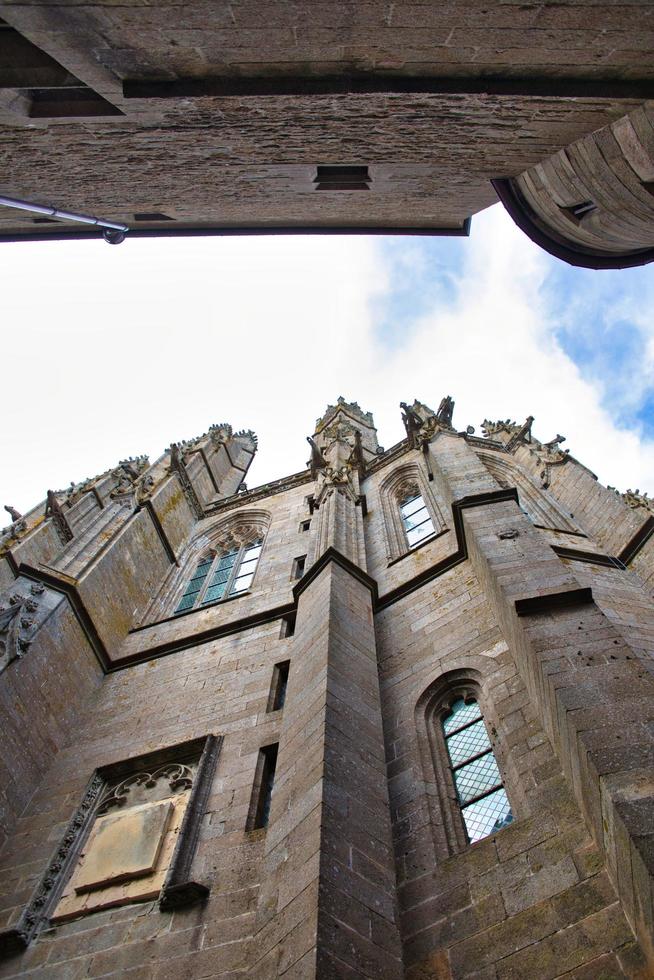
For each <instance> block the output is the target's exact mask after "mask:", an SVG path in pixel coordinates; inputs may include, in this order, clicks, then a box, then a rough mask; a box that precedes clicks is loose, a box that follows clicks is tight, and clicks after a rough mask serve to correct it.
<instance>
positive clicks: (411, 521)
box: [400, 494, 434, 548]
mask: <svg viewBox="0 0 654 980" xmlns="http://www.w3.org/2000/svg"><path fill="white" fill-rule="evenodd" d="M400 514H401V515H402V523H403V524H404V530H405V531H406V536H407V540H408V542H409V547H410V548H413V547H414V545H416V544H418V542H419V541H422V540H423V538H427V537H429V536H430V535H431V534H433V533H434V525H433V524H432V520H431V517H430V516H429V511H428V510H427V507H426V506H425V502H424V500H423V499H422V496H421V495H420V494H416V495H415V497H409V498H408V500H404V501H403V502H402V504H401V505H400Z"/></svg>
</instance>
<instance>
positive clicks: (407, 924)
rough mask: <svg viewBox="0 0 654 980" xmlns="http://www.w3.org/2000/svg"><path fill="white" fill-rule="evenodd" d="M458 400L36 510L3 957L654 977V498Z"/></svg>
mask: <svg viewBox="0 0 654 980" xmlns="http://www.w3.org/2000/svg"><path fill="white" fill-rule="evenodd" d="M453 408H454V406H453V402H452V400H451V398H449V397H446V398H443V400H442V401H441V403H440V405H439V408H438V410H437V411H436V412H434V411H432V410H431V409H429V408H428V407H427V406H426V405H425V404H422V403H420V402H417V401H416V402H414V403H413V405H411V406H409V405H403V416H404V421H405V426H406V438H405V439H403V440H402V441H401V442H400V443H398V444H397V445H395V446H392V447H391V448H390V449H388V450H384V449H382V448H381V447H380V446H379V444H378V442H377V435H376V430H375V427H374V422H373V419H372V416H371V415H370V414H369V413H367V412H365V411H363V410H362V409H361V408H360V407H359V406H358V405H357V404H356V403H348V402H346V401H345V400H344V399H342V398H339V399H338V401H337V403H336V404H335V405H332V406H329V407H328V409H327V411H326V413H325V414H324V415H323V417H322V418H321V419H319V420H318V422H317V424H316V427H315V431H314V434H313V436H312V437H311V438H310V439H309V442H310V461H309V463H308V465H307V468H306V469H304V470H302V471H301V472H299V473H295V474H292V475H291V476H288V477H286V478H284V479H281V480H277V481H275V482H273V483H270V484H268V485H266V486H264V487H259V488H256V489H251V490H247V489H246V488H245V485H244V484H243V479H244V477H245V474H246V473H247V470H248V467H249V465H250V463H251V461H252V458H253V455H254V453H255V451H256V448H257V447H256V438H255V436H254V434H253V433H252V432H233V431H232V429H231V427H230V426H229V425H226V424H223V425H215V426H212V427H211V428H210V430H209V432H208V433H206V434H205V435H203V436H201V437H199V438H197V439H194V440H192V441H190V442H186V443H182V444H179V445H173V446H171V448H170V451H169V452H167V453H166V454H165V455H164V456H163V457H162V458H161V459H159V460H158V461H157V462H155V463H154V464H152V465H150V464H149V462H148V460H147V459H146V458H139V459H130V460H125V461H123V462H121V463H120V464H119V465H118V466H117V467H116V468H115V469H112V470H110V471H108V472H106V473H104V474H102V475H101V476H99V477H97V478H95V479H90V480H87V481H86V482H84V483H81V484H77V485H72V486H71V487H70V489H69V490H67V491H65V492H49V493H48V496H47V500H46V501H45V502H44V503H43V504H42V505H40V506H39V507H37V508H35V509H34V510H33V511H32V512H30V513H29V514H27V515H25V516H21V515H20V514H17V513H15V512H14V513H13V514H12V517H13V521H12V523H11V525H10V526H9V528H7V529H6V530H5V532H4V533H3V536H2V546H1V564H0V574H1V575H2V593H1V595H0V658H1V659H0V671H1V673H0V698H1V699H2V710H3V727H2V739H1V740H0V752H1V758H2V781H1V785H2V804H3V807H2V809H3V826H4V846H3V848H2V851H1V852H0V864H1V869H2V870H1V871H0V894H1V899H2V902H1V906H2V912H1V918H0V942H1V949H2V959H1V960H0V976H1V977H13V976H19V977H35V978H37V977H38V978H40V977H43V978H62V980H63V978H78V977H102V976H109V975H111V976H121V977H123V976H125V977H133V978H139V980H140V978H146V977H147V978H155V977H157V978H168V977H175V978H177V977H181V978H202V977H222V978H236V977H255V978H276V977H284V978H286V980H295V978H314V977H320V978H330V977H344V978H354V977H370V978H381V977H383V978H389V980H390V978H402V977H406V978H410V980H427V978H434V980H446V978H462V977H470V978H473V977H474V978H476V980H491V978H493V980H509V978H515V980H518V978H519V980H524V978H530V980H531V978H534V980H547V978H555V977H566V978H570V980H572V978H575V980H582V978H586V980H590V978H592V980H598V978H600V977H602V978H605V980H608V978H611V980H613V978H620V977H629V978H636V977H640V978H646V977H650V976H652V973H653V971H654V944H653V941H652V937H653V914H654V913H653V908H654V906H653V890H652V881H653V878H652V876H653V874H654V751H653V750H654V671H653V670H652V663H653V661H652V653H653V652H654V650H653V644H654V606H653V603H652V577H653V574H654V568H653V563H652V554H653V549H654V534H653V531H654V509H653V508H652V504H651V501H650V500H649V499H648V498H647V497H646V496H643V495H640V494H639V493H638V492H635V493H631V492H628V493H627V494H626V495H623V494H619V493H618V492H616V491H615V490H613V489H611V488H605V487H603V486H601V485H600V484H599V483H598V482H597V480H596V478H595V477H594V476H593V474H592V473H591V472H590V471H589V470H588V469H587V468H586V467H584V466H583V464H582V463H580V462H579V461H577V460H576V459H575V458H574V457H573V456H571V455H570V454H569V453H568V452H567V451H565V450H563V449H562V448H561V443H562V442H563V439H562V437H561V436H557V437H556V438H554V439H553V440H551V441H550V442H546V443H543V442H540V441H539V440H538V439H537V438H536V437H535V435H533V434H532V422H533V420H532V419H531V418H529V419H527V421H526V422H525V424H524V425H518V424H515V423H513V422H510V421H508V420H507V421H506V422H502V421H500V422H494V423H491V422H488V421H487V422H485V423H484V429H483V435H481V436H479V435H475V434H474V432H473V431H472V430H471V429H470V428H468V430H466V431H457V429H456V428H455V427H454V425H453Z"/></svg>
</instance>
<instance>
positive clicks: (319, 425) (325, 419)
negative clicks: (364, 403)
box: [316, 395, 374, 432]
mask: <svg viewBox="0 0 654 980" xmlns="http://www.w3.org/2000/svg"><path fill="white" fill-rule="evenodd" d="M339 408H342V409H344V410H345V411H346V412H349V413H350V414H351V415H354V416H355V418H360V419H361V420H362V422H365V423H366V424H367V425H369V426H373V425H374V421H373V417H372V414H371V413H370V412H364V411H363V409H362V408H361V406H360V405H359V403H358V402H347V401H345V399H344V398H343V396H342V395H339V396H338V398H337V400H336V404H335V405H328V406H327V409H326V411H325V414H324V415H323V416H322V418H319V419H316V432H322V430H323V428H324V427H325V426H326V425H327V424H328V423H329V422H330V421H331V419H332V416H334V415H335V414H336V413H337V412H338V410H339Z"/></svg>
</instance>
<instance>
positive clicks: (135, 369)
mask: <svg viewBox="0 0 654 980" xmlns="http://www.w3.org/2000/svg"><path fill="white" fill-rule="evenodd" d="M2 258H3V263H2V266H1V267H0V290H1V295H2V297H3V324H4V332H5V338H4V339H5V347H4V350H5V359H4V360H5V364H10V365H11V367H10V369H9V370H7V371H5V374H4V378H3V385H4V391H3V394H4V400H5V412H4V417H5V425H4V427H3V429H2V434H1V437H0V438H1V443H0V449H1V451H2V459H3V461H4V464H5V465H3V467H2V473H1V475H0V505H1V504H4V503H8V504H12V505H13V506H15V507H17V508H18V509H19V510H22V511H25V510H27V509H28V508H29V507H30V506H32V505H34V504H36V503H37V502H38V501H40V500H42V499H43V498H44V496H45V491H46V490H47V489H49V488H52V489H59V488H61V487H64V486H67V485H68V484H69V483H70V482H71V480H75V481H79V480H82V479H84V478H86V477H88V476H91V475H94V474H95V473H98V472H101V471H103V470H105V469H107V468H109V467H110V466H113V465H115V464H116V463H117V461H118V460H119V459H121V458H124V457H125V456H127V455H137V454H141V453H148V454H149V455H150V457H151V458H152V459H154V458H156V457H157V456H158V455H159V454H160V453H161V452H162V451H163V450H164V449H165V448H166V447H167V446H168V445H169V444H170V442H171V441H173V440H175V441H177V440H179V439H183V438H190V437H191V436H194V435H197V434H198V433H201V432H203V431H206V429H207V428H208V426H209V425H210V424H212V423H215V422H222V421H228V422H230V423H231V424H232V425H233V426H234V427H235V428H252V429H254V430H255V431H256V432H257V434H258V436H259V446H260V448H259V453H258V454H257V459H256V461H255V464H254V465H253V468H252V471H251V474H250V477H249V479H248V482H249V485H250V486H253V485H258V484H261V483H264V482H267V481H268V480H271V479H275V478H277V477H281V476H284V475H286V474H288V473H291V472H294V471H297V470H299V469H301V468H303V467H304V465H305V463H306V460H307V450H306V441H305V436H306V435H308V434H310V433H311V432H312V431H313V425H314V422H315V419H316V417H317V416H319V415H321V414H322V413H323V411H324V409H325V407H326V405H327V403H329V402H334V400H335V399H336V398H337V397H338V396H339V395H343V396H344V397H345V398H347V399H350V400H357V401H359V403H360V404H361V405H362V407H364V408H365V409H366V410H369V411H372V412H373V414H374V416H375V421H376V424H377V426H378V429H379V437H380V442H381V443H382V444H383V445H386V446H390V445H392V444H393V443H394V442H396V441H397V440H399V439H401V438H402V436H403V429H402V424H401V418H400V410H399V407H398V403H399V402H400V401H411V400H413V398H414V397H417V398H419V399H420V400H421V401H425V402H426V403H427V404H430V405H432V406H437V405H438V402H439V401H440V399H441V398H442V397H443V395H445V394H450V395H452V396H453V398H454V399H455V402H456V408H455V416H454V421H455V424H456V425H457V427H458V428H461V429H462V428H465V427H466V425H468V424H472V425H474V426H476V427H477V431H478V432H479V431H480V423H481V422H482V420H483V419H484V418H485V417H488V418H490V419H497V418H507V417H511V418H514V419H516V420H519V421H521V420H523V419H524V418H525V417H526V416H527V415H528V414H532V415H534V416H535V417H536V422H535V424H534V431H535V433H536V434H537V435H538V436H539V437H541V438H544V439H551V438H552V437H553V436H554V435H555V434H556V433H557V432H561V433H563V434H564V435H566V437H567V442H566V443H565V446H566V447H569V449H570V451H571V453H572V454H573V455H575V456H576V457H577V458H579V459H580V460H581V461H582V462H584V463H585V464H586V465H588V466H589V468H590V469H591V470H593V471H594V472H595V473H597V474H598V476H599V477H600V479H601V480H602V481H603V482H605V483H610V484H612V485H615V486H618V487H619V488H621V489H626V488H627V487H631V488H635V487H639V488H640V489H641V490H642V489H647V490H649V492H650V493H654V453H653V452H652V449H653V448H654V442H653V440H654V385H653V382H652V378H653V377H654V371H653V370H652V368H653V367H654V318H653V316H652V311H653V309H654V272H653V270H652V269H651V268H645V269H639V270H632V271H624V272H592V271H586V270H576V269H571V268H569V267H567V266H565V265H563V264H562V263H560V262H558V261H557V260H555V259H552V258H550V257H549V256H547V255H545V253H543V252H542V251H541V250H539V249H538V248H537V247H536V246H534V245H532V243H531V242H530V241H529V240H527V239H526V238H525V237H524V235H523V234H522V233H521V232H520V231H519V230H518V229H517V228H515V227H514V226H513V224H512V223H511V221H510V219H509V218H508V217H507V216H506V214H505V213H504V212H503V210H502V209H501V207H499V206H497V207H495V208H490V209H489V210H488V211H486V212H484V213H482V214H480V215H478V216H476V217H475V218H474V219H473V223H472V233H471V237H470V238H469V239H459V238H437V239H430V238H422V237H413V238H378V237H359V236H353V237H343V238H332V237H327V236H318V237H297V238H292V237H283V238H274V237H267V236H265V237H261V238H252V237H247V238H243V239H235V238H228V239H220V238H210V239H167V240H165V239H162V240H146V239H138V240H132V241H130V240H129V239H128V240H127V241H126V242H125V243H124V244H123V245H120V246H117V247H112V246H108V245H106V244H105V243H104V242H101V241H93V242H89V241H83V242H67V243H30V244H27V243H22V244H13V245H4V246H2Z"/></svg>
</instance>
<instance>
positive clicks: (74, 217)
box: [0, 195, 129, 245]
mask: <svg viewBox="0 0 654 980" xmlns="http://www.w3.org/2000/svg"><path fill="white" fill-rule="evenodd" d="M0 205H2V206H3V207H6V208H18V209H19V210H20V211H32V212H34V213H35V214H44V215H46V216H47V217H48V218H61V219H62V220H63V221H80V222H82V224H85V225H96V227H98V228H102V229H103V232H102V235H103V238H104V240H105V241H106V242H109V244H110V245H120V243H121V242H123V241H124V240H125V235H126V234H127V232H128V231H129V225H125V224H121V223H120V222H119V221H105V219H104V218H94V217H93V216H92V215H90V214H76V213H75V212H74V211H61V210H60V209H59V208H53V207H49V205H47V204H35V203H34V202H33V201H21V200H19V199H18V198H15V197H3V196H1V195H0Z"/></svg>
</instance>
